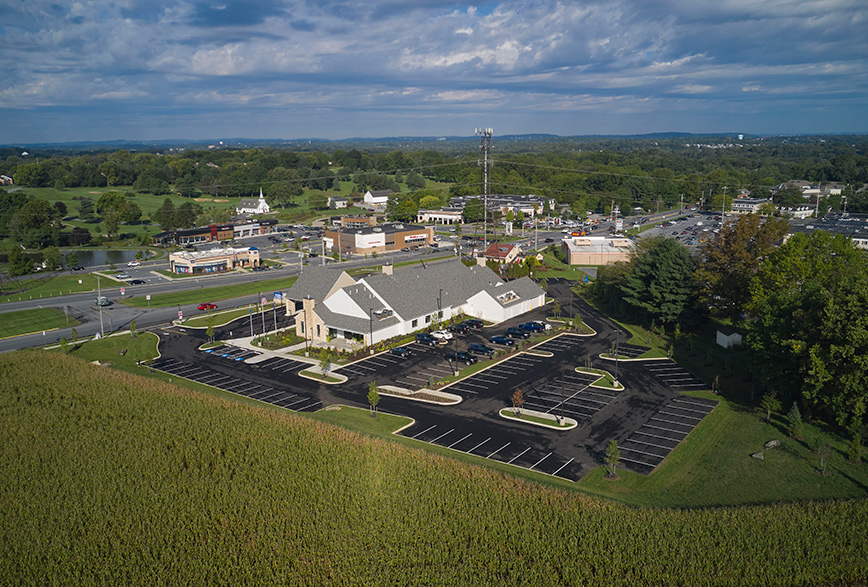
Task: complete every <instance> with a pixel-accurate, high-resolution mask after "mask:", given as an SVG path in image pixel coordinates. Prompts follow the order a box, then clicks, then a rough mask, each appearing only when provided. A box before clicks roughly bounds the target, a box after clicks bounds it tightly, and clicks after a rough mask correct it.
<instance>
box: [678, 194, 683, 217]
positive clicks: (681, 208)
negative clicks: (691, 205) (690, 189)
mask: <svg viewBox="0 0 868 587" xmlns="http://www.w3.org/2000/svg"><path fill="white" fill-rule="evenodd" d="M682 214H684V194H681V203H679V204H678V215H679V216H681V215H682Z"/></svg>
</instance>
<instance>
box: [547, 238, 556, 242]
mask: <svg viewBox="0 0 868 587" xmlns="http://www.w3.org/2000/svg"><path fill="white" fill-rule="evenodd" d="M546 242H547V243H553V242H555V239H553V238H551V237H548V238H547V239H546Z"/></svg>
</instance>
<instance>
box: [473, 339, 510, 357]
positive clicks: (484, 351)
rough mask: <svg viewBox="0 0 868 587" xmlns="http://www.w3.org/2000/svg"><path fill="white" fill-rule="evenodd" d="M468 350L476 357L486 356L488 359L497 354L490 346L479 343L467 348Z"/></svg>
mask: <svg viewBox="0 0 868 587" xmlns="http://www.w3.org/2000/svg"><path fill="white" fill-rule="evenodd" d="M507 340H509V339H507ZM467 350H468V351H470V352H471V353H473V354H474V355H485V356H487V357H490V356H491V355H493V354H494V353H495V350H494V349H493V348H491V347H490V346H488V345H484V344H482V343H478V342H474V343H472V344H471V345H470V346H469V347H467Z"/></svg>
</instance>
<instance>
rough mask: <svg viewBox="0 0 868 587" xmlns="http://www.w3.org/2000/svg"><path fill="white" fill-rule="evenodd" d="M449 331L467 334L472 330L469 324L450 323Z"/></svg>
mask: <svg viewBox="0 0 868 587" xmlns="http://www.w3.org/2000/svg"><path fill="white" fill-rule="evenodd" d="M447 330H449V332H454V333H455V334H467V333H468V332H470V327H469V326H467V324H461V323H459V324H450V325H449V328H447Z"/></svg>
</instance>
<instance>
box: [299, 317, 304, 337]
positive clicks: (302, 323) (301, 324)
mask: <svg viewBox="0 0 868 587" xmlns="http://www.w3.org/2000/svg"><path fill="white" fill-rule="evenodd" d="M299 326H301V333H302V334H304V320H302V321H301V322H299Z"/></svg>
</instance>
